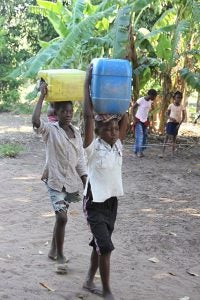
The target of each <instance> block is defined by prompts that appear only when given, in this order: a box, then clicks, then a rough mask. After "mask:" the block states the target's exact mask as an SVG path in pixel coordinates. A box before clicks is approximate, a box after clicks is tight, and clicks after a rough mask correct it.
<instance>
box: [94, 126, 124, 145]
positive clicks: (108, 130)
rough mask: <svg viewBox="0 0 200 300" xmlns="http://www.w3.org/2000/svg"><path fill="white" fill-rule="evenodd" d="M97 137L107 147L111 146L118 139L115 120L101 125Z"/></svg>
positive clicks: (117, 128)
mask: <svg viewBox="0 0 200 300" xmlns="http://www.w3.org/2000/svg"><path fill="white" fill-rule="evenodd" d="M99 136H100V138H101V139H102V140H104V141H105V142H106V143H108V144H109V145H111V146H112V145H113V144H114V143H115V142H116V141H117V140H118V138H119V124H118V121H117V120H111V121H110V122H108V123H105V124H103V126H102V127H101V128H100V129H99Z"/></svg>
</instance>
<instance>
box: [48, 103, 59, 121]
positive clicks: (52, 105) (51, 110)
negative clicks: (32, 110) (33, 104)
mask: <svg viewBox="0 0 200 300" xmlns="http://www.w3.org/2000/svg"><path fill="white" fill-rule="evenodd" d="M47 119H48V121H49V122H57V121H58V119H57V116H56V114H55V103H54V102H49V105H48V107H47Z"/></svg>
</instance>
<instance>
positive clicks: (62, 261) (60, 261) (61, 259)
mask: <svg viewBox="0 0 200 300" xmlns="http://www.w3.org/2000/svg"><path fill="white" fill-rule="evenodd" d="M68 261H69V260H68V259H67V258H66V257H65V256H64V255H63V256H60V257H57V262H58V264H65V263H67V262H68Z"/></svg>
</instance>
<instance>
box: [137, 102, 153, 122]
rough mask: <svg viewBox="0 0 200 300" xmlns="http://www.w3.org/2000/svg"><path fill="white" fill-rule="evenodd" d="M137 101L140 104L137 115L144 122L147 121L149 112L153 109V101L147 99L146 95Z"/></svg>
mask: <svg viewBox="0 0 200 300" xmlns="http://www.w3.org/2000/svg"><path fill="white" fill-rule="evenodd" d="M136 102H137V104H138V109H137V112H136V114H135V116H136V118H138V119H139V120H140V121H141V122H143V123H144V122H146V121H147V118H148V114H149V111H150V109H151V104H152V102H153V101H151V100H149V101H147V100H145V98H144V97H142V98H139V99H138V100H137V101H136Z"/></svg>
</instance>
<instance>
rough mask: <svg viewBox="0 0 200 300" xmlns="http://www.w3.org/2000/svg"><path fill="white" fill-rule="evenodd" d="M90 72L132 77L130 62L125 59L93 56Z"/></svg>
mask: <svg viewBox="0 0 200 300" xmlns="http://www.w3.org/2000/svg"><path fill="white" fill-rule="evenodd" d="M91 63H92V64H93V69H92V74H93V75H103V76H126V77H132V67H131V63H130V62H129V61H128V60H126V59H110V58H94V59H93V60H92V62H91Z"/></svg>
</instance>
